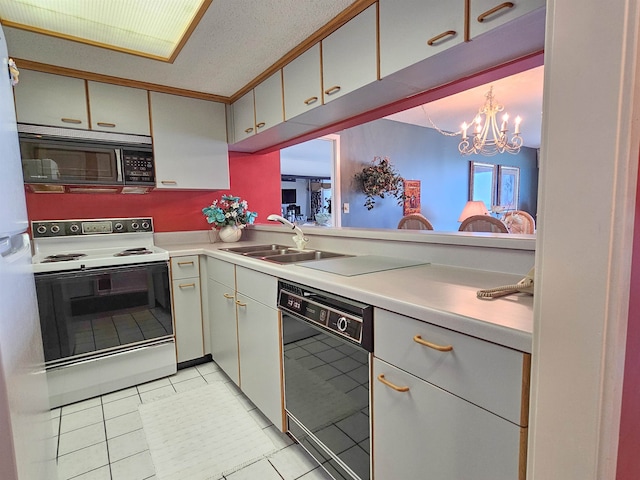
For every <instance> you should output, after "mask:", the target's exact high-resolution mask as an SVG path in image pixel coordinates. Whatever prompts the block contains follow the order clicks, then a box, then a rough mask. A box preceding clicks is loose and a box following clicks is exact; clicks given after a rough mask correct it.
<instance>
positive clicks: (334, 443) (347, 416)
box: [282, 313, 369, 480]
mask: <svg viewBox="0 0 640 480" xmlns="http://www.w3.org/2000/svg"><path fill="white" fill-rule="evenodd" d="M282 322H283V347H284V373H285V408H286V411H287V413H288V415H289V416H290V417H293V419H294V423H295V422H298V423H299V424H300V425H302V426H303V427H304V428H305V429H306V430H307V431H310V432H311V433H312V434H313V437H315V438H314V440H315V441H316V442H317V441H319V442H320V443H321V444H322V445H324V446H325V447H326V448H328V449H329V450H330V451H331V452H333V453H334V454H335V455H337V456H338V457H339V458H340V459H341V460H342V461H343V462H344V463H345V464H347V465H348V466H349V468H351V469H352V470H353V471H354V472H355V473H356V474H357V475H358V477H359V478H360V479H362V480H365V479H368V478H369V357H368V352H366V351H365V350H364V349H360V348H357V347H356V346H354V345H353V344H351V343H350V342H348V341H346V340H342V339H340V338H338V337H336V336H333V335H331V334H327V333H325V332H324V331H320V330H318V329H316V328H314V327H312V326H310V325H309V324H307V323H306V322H304V321H302V320H299V319H297V318H294V317H292V316H291V315H288V314H286V313H283V316H282ZM289 422H290V424H291V418H290V420H289ZM290 430H291V431H292V433H293V434H294V436H296V438H297V439H298V441H300V442H301V443H302V444H303V446H305V448H307V449H308V450H310V451H311V453H312V454H314V456H316V459H317V460H318V461H319V462H321V463H325V461H328V456H327V455H326V454H324V455H323V454H322V453H320V455H319V458H318V456H317V455H316V453H318V452H322V450H321V448H315V447H314V446H313V442H309V443H308V444H307V439H306V438H304V437H305V436H304V435H302V436H301V433H300V431H298V432H296V431H295V426H293V427H290ZM312 449H315V450H316V451H315V452H314V451H312ZM337 478H342V477H337ZM345 478H347V477H345Z"/></svg>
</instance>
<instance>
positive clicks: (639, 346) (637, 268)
mask: <svg viewBox="0 0 640 480" xmlns="http://www.w3.org/2000/svg"><path fill="white" fill-rule="evenodd" d="M638 185H640V172H638ZM633 235H634V238H633V260H632V263H631V292H630V296H629V321H628V323H627V351H626V359H625V367H624V383H623V386H622V414H621V419H620V437H619V445H618V469H617V474H616V480H636V479H638V478H640V459H639V458H638V453H639V452H640V189H639V190H638V191H637V192H636V215H635V230H634V234H633Z"/></svg>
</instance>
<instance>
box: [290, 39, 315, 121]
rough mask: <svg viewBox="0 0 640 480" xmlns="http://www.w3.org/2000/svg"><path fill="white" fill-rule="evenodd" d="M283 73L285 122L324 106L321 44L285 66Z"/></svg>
mask: <svg viewBox="0 0 640 480" xmlns="http://www.w3.org/2000/svg"><path fill="white" fill-rule="evenodd" d="M282 71H283V82H284V115H285V120H290V119H292V118H294V117H296V116H298V115H300V114H301V113H304V112H306V111H308V110H311V109H313V108H315V107H317V106H318V105H322V81H321V80H322V76H321V74H320V44H319V43H317V44H315V45H314V46H313V47H311V48H310V49H309V50H307V51H306V52H304V53H303V54H302V55H300V56H299V57H297V58H295V59H294V60H293V61H291V62H290V63H288V64H287V65H285V67H284V68H283V69H282Z"/></svg>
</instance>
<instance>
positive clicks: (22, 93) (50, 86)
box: [14, 70, 89, 129]
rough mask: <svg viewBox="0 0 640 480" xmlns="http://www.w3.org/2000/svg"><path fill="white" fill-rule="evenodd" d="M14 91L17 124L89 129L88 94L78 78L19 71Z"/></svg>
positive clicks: (82, 81)
mask: <svg viewBox="0 0 640 480" xmlns="http://www.w3.org/2000/svg"><path fill="white" fill-rule="evenodd" d="M14 92H15V98H16V113H17V119H18V122H20V123H33V124H36V125H49V126H55V127H68V128H83V129H88V128H89V114H88V111H87V92H86V90H85V82H84V80H82V79H80V78H71V77H63V76H61V75H53V74H50V73H42V72H34V71H31V70H22V71H21V72H20V83H19V84H18V85H17V86H16V88H15V89H14Z"/></svg>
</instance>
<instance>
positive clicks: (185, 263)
mask: <svg viewBox="0 0 640 480" xmlns="http://www.w3.org/2000/svg"><path fill="white" fill-rule="evenodd" d="M178 265H180V266H183V265H193V262H178Z"/></svg>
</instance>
